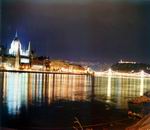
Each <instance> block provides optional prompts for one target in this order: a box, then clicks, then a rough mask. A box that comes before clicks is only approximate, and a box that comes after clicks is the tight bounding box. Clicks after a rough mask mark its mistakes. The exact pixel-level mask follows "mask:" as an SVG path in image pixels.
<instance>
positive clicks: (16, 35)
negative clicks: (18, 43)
mask: <svg viewBox="0 0 150 130" xmlns="http://www.w3.org/2000/svg"><path fill="white" fill-rule="evenodd" d="M15 37H16V38H17V37H18V32H17V30H16V34H15Z"/></svg>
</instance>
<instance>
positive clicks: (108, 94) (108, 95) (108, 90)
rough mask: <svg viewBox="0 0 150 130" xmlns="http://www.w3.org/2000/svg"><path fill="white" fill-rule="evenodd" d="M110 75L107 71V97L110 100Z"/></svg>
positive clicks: (109, 71)
mask: <svg viewBox="0 0 150 130" xmlns="http://www.w3.org/2000/svg"><path fill="white" fill-rule="evenodd" d="M111 75H112V70H111V69H109V70H108V87H107V97H108V98H110V96H111Z"/></svg>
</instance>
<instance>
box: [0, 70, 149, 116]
mask: <svg viewBox="0 0 150 130" xmlns="http://www.w3.org/2000/svg"><path fill="white" fill-rule="evenodd" d="M0 76H1V78H0V79H1V80H0V83H1V84H2V86H3V105H6V107H7V110H8V113H9V114H12V115H15V114H19V113H20V108H21V107H22V106H23V107H24V108H28V105H41V104H42V103H46V104H51V103H52V102H54V101H56V100H60V99H63V100H71V101H80V100H88V101H90V99H91V98H92V99H94V98H95V100H98V101H102V100H103V101H108V102H113V103H115V105H116V108H118V109H127V108H128V103H127V100H128V99H129V98H131V97H136V96H142V95H143V94H144V92H146V91H148V90H150V87H149V84H150V79H149V78H145V77H144V75H143V74H142V72H141V77H139V78H137V77H132V78H131V77H123V76H114V75H112V74H111V70H109V73H108V75H107V76H103V77H95V80H94V81H95V82H94V85H92V83H93V82H92V81H91V80H92V78H91V77H90V76H84V75H62V74H41V73H10V72H4V73H0ZM92 86H94V88H92ZM93 95H94V96H93Z"/></svg>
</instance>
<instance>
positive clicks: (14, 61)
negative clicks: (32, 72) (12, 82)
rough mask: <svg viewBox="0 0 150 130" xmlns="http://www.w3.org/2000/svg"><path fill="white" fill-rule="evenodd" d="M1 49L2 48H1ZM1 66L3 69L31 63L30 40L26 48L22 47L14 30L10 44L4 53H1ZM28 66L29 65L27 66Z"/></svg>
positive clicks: (18, 67) (16, 67) (17, 67)
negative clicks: (13, 36)
mask: <svg viewBox="0 0 150 130" xmlns="http://www.w3.org/2000/svg"><path fill="white" fill-rule="evenodd" d="M1 49H2V48H1ZM0 62H1V67H3V68H5V69H20V68H22V67H21V66H30V65H31V47H30V42H29V44H28V48H27V49H25V48H23V46H22V44H21V42H20V40H19V38H18V34H17V32H16V35H15V38H14V39H13V40H12V42H11V44H10V48H9V50H8V51H7V52H6V51H5V54H4V55H2V54H1V60H0ZM28 68H29V67H28Z"/></svg>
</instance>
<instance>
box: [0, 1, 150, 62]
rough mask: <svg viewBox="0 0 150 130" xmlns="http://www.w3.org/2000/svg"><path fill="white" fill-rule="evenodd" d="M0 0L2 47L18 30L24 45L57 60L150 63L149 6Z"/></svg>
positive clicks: (149, 3) (97, 2)
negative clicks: (121, 60) (122, 60)
mask: <svg viewBox="0 0 150 130" xmlns="http://www.w3.org/2000/svg"><path fill="white" fill-rule="evenodd" d="M146 1H149V0H146ZM146 1H144V0H2V8H1V9H2V10H1V11H2V13H1V14H2V17H1V18H2V20H1V22H2V24H1V25H2V35H1V42H2V44H4V45H5V46H7V47H9V46H10V43H11V41H12V39H13V38H14V35H15V31H16V30H17V31H18V35H19V38H20V40H21V42H22V44H23V46H27V45H28V41H31V46H32V48H33V49H35V50H36V52H37V53H38V54H39V55H44V56H49V57H50V58H55V59H61V58H63V59H67V60H75V61H93V62H106V63H107V62H108V63H113V62H117V61H118V60H120V59H125V60H133V61H138V62H145V63H150V2H146Z"/></svg>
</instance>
